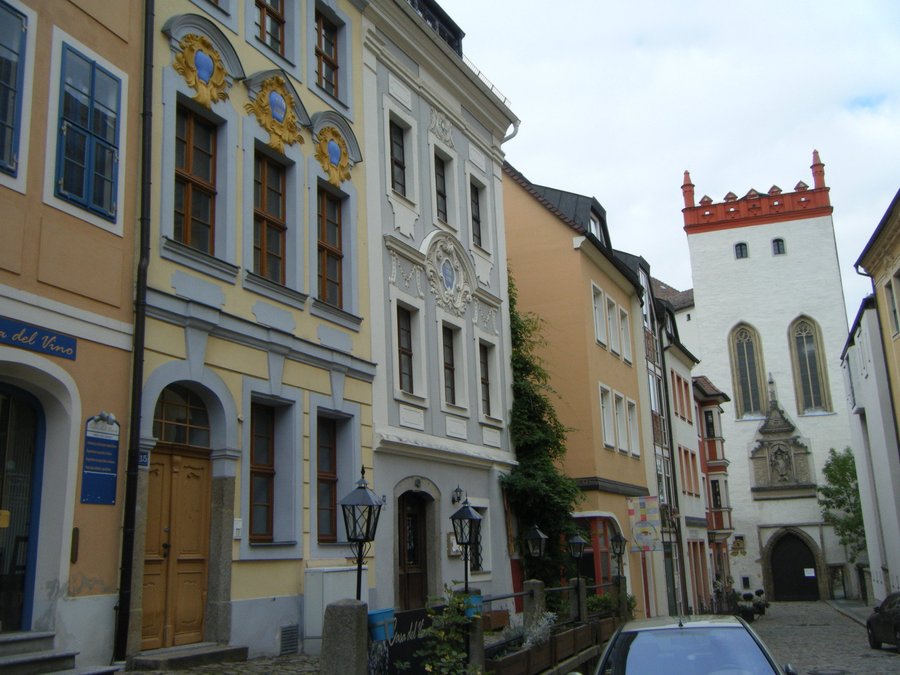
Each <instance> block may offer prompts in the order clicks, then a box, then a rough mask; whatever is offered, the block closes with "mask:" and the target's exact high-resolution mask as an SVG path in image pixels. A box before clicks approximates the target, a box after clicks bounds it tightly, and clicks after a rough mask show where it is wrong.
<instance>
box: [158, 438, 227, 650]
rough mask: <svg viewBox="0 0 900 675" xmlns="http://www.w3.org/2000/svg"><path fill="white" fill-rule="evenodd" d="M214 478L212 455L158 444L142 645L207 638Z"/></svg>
mask: <svg viewBox="0 0 900 675" xmlns="http://www.w3.org/2000/svg"><path fill="white" fill-rule="evenodd" d="M210 480H211V478H210V460H209V456H208V455H206V454H202V453H199V452H198V453H191V452H188V451H187V450H186V449H185V448H183V447H177V446H176V447H167V446H157V448H155V449H154V451H153V454H152V459H151V461H150V471H149V487H148V495H147V535H146V547H145V551H144V595H143V629H142V640H141V648H142V649H158V648H160V647H171V646H173V645H183V644H190V643H194V642H200V641H201V640H202V639H203V621H204V609H205V605H206V593H207V570H208V567H209V518H210Z"/></svg>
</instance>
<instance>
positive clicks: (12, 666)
mask: <svg viewBox="0 0 900 675" xmlns="http://www.w3.org/2000/svg"><path fill="white" fill-rule="evenodd" d="M77 653H78V652H68V651H61V650H55V649H44V650H39V651H33V652H24V653H20V654H8V655H6V656H0V675H36V674H37V673H52V672H54V671H58V670H69V669H71V668H74V667H75V655H76V654H77Z"/></svg>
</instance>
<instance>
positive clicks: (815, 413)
mask: <svg viewBox="0 0 900 675" xmlns="http://www.w3.org/2000/svg"><path fill="white" fill-rule="evenodd" d="M836 414H837V413H835V412H834V411H833V410H804V411H803V412H802V413H800V417H828V416H829V415H836Z"/></svg>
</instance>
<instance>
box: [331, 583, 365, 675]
mask: <svg viewBox="0 0 900 675" xmlns="http://www.w3.org/2000/svg"><path fill="white" fill-rule="evenodd" d="M368 644H369V626H368V605H366V603H364V602H360V601H359V600H354V599H346V600H338V601H337V602H332V603H331V604H329V605H328V606H327V607H326V608H325V623H324V625H323V627H322V654H321V657H320V658H321V666H320V667H321V670H320V672H321V673H322V675H366V671H367V670H368V661H369V652H368Z"/></svg>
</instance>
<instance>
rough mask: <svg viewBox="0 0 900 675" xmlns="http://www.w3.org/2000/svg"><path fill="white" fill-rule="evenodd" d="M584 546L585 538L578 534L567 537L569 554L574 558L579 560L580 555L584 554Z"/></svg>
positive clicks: (585, 544)
mask: <svg viewBox="0 0 900 675" xmlns="http://www.w3.org/2000/svg"><path fill="white" fill-rule="evenodd" d="M585 546H587V539H585V538H584V537H582V536H581V535H580V534H576V535H575V536H574V537H569V555H570V556H572V557H573V558H575V560H580V559H581V556H582V555H584V547H585Z"/></svg>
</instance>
